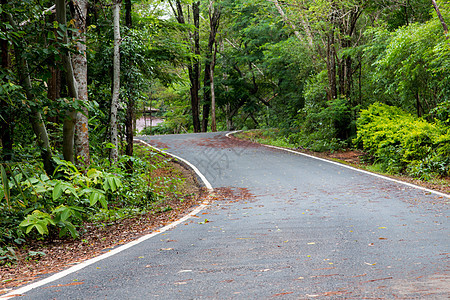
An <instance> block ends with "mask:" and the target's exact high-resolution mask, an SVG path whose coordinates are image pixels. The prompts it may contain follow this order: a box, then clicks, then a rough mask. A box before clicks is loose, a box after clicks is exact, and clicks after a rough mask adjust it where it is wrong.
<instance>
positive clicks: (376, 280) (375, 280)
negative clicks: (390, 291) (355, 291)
mask: <svg viewBox="0 0 450 300" xmlns="http://www.w3.org/2000/svg"><path fill="white" fill-rule="evenodd" d="M392 278H393V277H386V278H379V279H372V280H367V281H363V282H361V283H368V282H374V281H380V280H388V279H392Z"/></svg>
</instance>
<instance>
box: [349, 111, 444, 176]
mask: <svg viewBox="0 0 450 300" xmlns="http://www.w3.org/2000/svg"><path fill="white" fill-rule="evenodd" d="M357 130H358V131H357V138H356V139H355V142H356V144H357V145H358V146H359V147H360V148H363V149H364V151H366V152H367V153H368V154H369V155H371V156H372V157H373V158H374V162H375V163H377V164H379V165H380V166H381V168H382V169H383V170H384V171H386V172H389V173H407V174H408V175H412V176H414V177H416V178H420V179H430V178H432V177H434V176H446V175H449V173H450V167H449V163H450V127H448V126H446V125H445V124H443V123H442V122H437V123H429V122H427V121H426V120H424V119H422V118H417V117H414V116H413V115H411V114H409V113H407V112H405V111H403V110H401V109H400V108H398V107H394V106H388V105H385V104H381V103H375V104H372V105H371V106H370V107H369V108H368V109H366V110H363V111H361V116H360V118H359V119H358V121H357Z"/></svg>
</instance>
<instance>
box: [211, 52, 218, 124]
mask: <svg viewBox="0 0 450 300" xmlns="http://www.w3.org/2000/svg"><path fill="white" fill-rule="evenodd" d="M216 53H217V45H215V47H214V54H213V58H212V62H211V71H210V76H211V131H212V132H216V131H217V126H216V94H215V89H214V67H215V65H216Z"/></svg>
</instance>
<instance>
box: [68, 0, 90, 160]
mask: <svg viewBox="0 0 450 300" xmlns="http://www.w3.org/2000/svg"><path fill="white" fill-rule="evenodd" d="M73 3H74V7H75V26H76V27H77V29H78V30H77V31H75V32H74V33H73V37H74V39H75V40H76V42H77V49H78V51H79V52H80V53H77V54H74V55H73V57H72V63H73V71H74V76H75V80H76V82H77V86H78V99H80V100H81V101H84V102H88V100H89V99H88V87H87V58H86V17H87V8H88V1H87V0H76V1H75V0H73ZM88 119H89V118H88V110H87V108H83V109H82V111H81V112H78V113H77V116H76V123H75V154H76V155H75V156H76V161H77V163H82V164H84V165H85V166H88V165H89V164H90V155H89V130H88V128H89V124H88Z"/></svg>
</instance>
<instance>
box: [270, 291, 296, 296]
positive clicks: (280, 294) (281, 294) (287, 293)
mask: <svg viewBox="0 0 450 300" xmlns="http://www.w3.org/2000/svg"><path fill="white" fill-rule="evenodd" d="M293 293H294V292H285V293H279V294H275V295H272V297H278V296H283V295H289V294H293Z"/></svg>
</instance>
